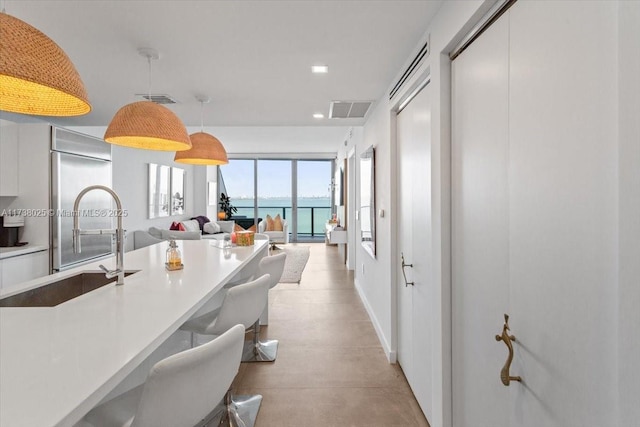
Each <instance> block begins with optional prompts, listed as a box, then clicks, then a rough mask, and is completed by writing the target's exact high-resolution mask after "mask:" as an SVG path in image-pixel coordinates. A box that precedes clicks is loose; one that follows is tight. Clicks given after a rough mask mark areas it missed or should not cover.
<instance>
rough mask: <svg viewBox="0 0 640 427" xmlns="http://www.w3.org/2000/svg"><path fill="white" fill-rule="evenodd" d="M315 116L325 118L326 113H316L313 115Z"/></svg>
mask: <svg viewBox="0 0 640 427" xmlns="http://www.w3.org/2000/svg"><path fill="white" fill-rule="evenodd" d="M313 118H314V119H324V114H322V113H315V114H314V115H313Z"/></svg>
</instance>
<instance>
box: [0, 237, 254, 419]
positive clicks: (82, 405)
mask: <svg viewBox="0 0 640 427" xmlns="http://www.w3.org/2000/svg"><path fill="white" fill-rule="evenodd" d="M216 244H217V243H216V242H215V241H210V240H185V241H180V242H179V247H180V249H181V251H182V258H183V263H184V266H185V267H184V269H183V270H178V271H171V272H169V271H167V270H165V267H164V260H165V251H166V249H167V247H168V244H167V242H163V243H159V244H156V245H153V246H149V247H146V248H142V249H138V250H136V251H133V252H128V253H127V254H126V255H125V260H124V266H125V270H127V271H132V270H139V272H137V273H135V274H132V275H130V276H127V277H126V278H125V284H124V285H122V286H115V284H114V283H115V282H114V283H111V284H109V285H106V286H103V287H101V288H99V289H96V290H94V291H92V292H89V293H87V294H84V295H82V296H80V297H77V298H74V299H72V300H69V301H67V302H64V303H62V304H60V305H58V306H55V307H43V308H41V307H31V308H17V307H16V308H14V307H10V308H8V307H7V308H4V307H3V308H0V426H2V427H5V426H6V427H35V426H37V427H46V426H72V425H73V424H75V423H76V422H77V421H78V420H80V419H81V418H82V416H84V414H85V413H87V412H88V411H89V410H90V409H91V408H93V407H94V406H95V405H96V404H97V403H98V402H99V401H100V400H101V399H102V398H103V397H105V396H106V395H107V394H108V393H109V392H110V391H111V390H112V389H113V388H114V387H115V386H116V385H118V384H119V383H120V382H121V381H122V380H123V379H124V378H125V377H126V376H127V375H128V374H129V373H131V372H132V371H133V370H134V369H135V368H136V366H138V365H139V364H140V363H141V362H142V361H144V360H145V358H146V357H147V356H149V355H150V354H151V353H152V352H153V351H154V350H155V349H156V348H157V347H158V346H160V345H161V344H162V343H163V342H164V341H165V340H166V339H167V338H168V337H169V336H171V334H172V333H174V332H175V331H176V330H177V329H178V328H179V327H180V325H182V323H184V322H185V321H186V320H187V319H188V318H189V317H191V316H192V315H193V314H194V313H195V312H196V311H197V310H198V309H199V308H200V307H202V305H204V304H205V303H206V302H207V301H208V300H209V299H210V298H211V297H212V296H213V295H215V293H216V292H218V291H219V290H220V289H221V288H222V287H223V286H224V284H225V283H226V282H228V281H229V280H230V279H231V278H232V277H233V276H234V275H235V274H236V273H238V272H239V271H240V270H241V269H242V268H243V267H244V266H245V265H246V264H247V263H248V262H249V261H250V260H252V259H253V258H255V257H256V256H263V255H264V254H266V251H267V241H258V240H256V244H255V246H248V247H234V248H231V249H228V250H226V253H225V251H224V250H223V249H220V248H219V247H217V246H216ZM102 262H103V263H104V264H105V265H106V266H107V267H108V268H112V267H113V265H112V264H115V260H114V259H109V260H107V262H105V261H102ZM98 264H100V262H96V263H93V264H88V265H85V266H82V267H78V268H75V269H72V270H69V271H65V272H63V273H57V274H54V275H51V276H46V277H43V278H40V279H37V280H33V281H31V282H28V283H25V284H23V285H22V286H21V287H20V289H21V290H25V289H30V288H36V287H40V286H43V285H46V284H48V283H51V282H54V281H56V280H59V279H62V278H65V277H68V276H72V275H75V274H78V273H79V272H83V271H98ZM114 281H115V279H114ZM17 289H18V288H15V287H14V288H11V289H7V290H3V291H2V292H3V293H2V294H0V298H2V297H5V296H10V295H12V294H14V293H16V292H17Z"/></svg>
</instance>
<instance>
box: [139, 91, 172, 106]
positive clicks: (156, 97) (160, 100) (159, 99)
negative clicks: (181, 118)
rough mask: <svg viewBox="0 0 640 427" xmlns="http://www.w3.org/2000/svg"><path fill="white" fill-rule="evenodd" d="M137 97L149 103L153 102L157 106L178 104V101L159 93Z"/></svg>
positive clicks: (141, 94) (143, 94) (140, 94)
mask: <svg viewBox="0 0 640 427" xmlns="http://www.w3.org/2000/svg"><path fill="white" fill-rule="evenodd" d="M136 96H139V97H141V98H144V99H146V100H147V101H153V102H155V103H156V104H177V103H178V101H176V100H175V99H173V98H172V97H171V96H169V95H166V94H163V93H159V94H153V93H152V94H151V95H149V94H147V93H136Z"/></svg>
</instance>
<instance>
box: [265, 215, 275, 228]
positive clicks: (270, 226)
mask: <svg viewBox="0 0 640 427" xmlns="http://www.w3.org/2000/svg"><path fill="white" fill-rule="evenodd" d="M273 230H274V228H273V218H271V215H267V228H265V230H264V231H273Z"/></svg>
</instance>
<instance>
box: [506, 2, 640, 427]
mask: <svg viewBox="0 0 640 427" xmlns="http://www.w3.org/2000/svg"><path fill="white" fill-rule="evenodd" d="M617 8H618V5H617V3H616V2H613V1H590V2H574V1H562V2H524V1H523V2H518V3H517V4H516V5H515V6H514V7H513V8H512V9H511V12H510V15H511V16H510V19H511V25H510V28H511V31H510V33H511V37H510V52H511V67H510V84H509V87H510V102H509V129H510V132H509V154H510V169H509V184H510V186H509V200H510V211H509V217H510V229H509V234H510V241H511V244H510V260H509V261H510V276H511V289H512V291H511V295H512V297H511V314H512V322H511V327H512V331H513V333H514V334H515V335H516V337H517V338H518V339H519V343H517V344H516V348H517V356H518V357H517V359H516V360H515V363H514V365H513V370H514V371H515V372H516V374H517V375H522V376H523V378H524V380H525V383H524V385H523V386H519V385H516V386H514V387H511V388H512V390H511V391H512V392H513V393H514V396H513V404H512V417H513V422H512V425H514V426H531V427H534V426H535V427H538V426H545V427H583V426H587V425H592V426H615V425H617V422H616V411H617V408H616V401H617V398H616V395H617V388H616V376H617V371H616V365H617V354H616V342H617V341H616V328H617V326H616V325H617V273H616V269H617V239H616V234H617V208H616V206H617V170H618V167H617V147H618V142H617V79H618V73H617V38H618V30H617ZM622 339H626V338H624V337H622ZM636 339H637V336H636ZM621 427H627V426H621Z"/></svg>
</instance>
